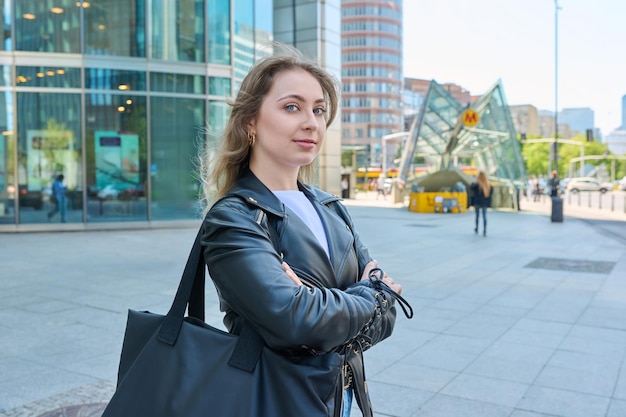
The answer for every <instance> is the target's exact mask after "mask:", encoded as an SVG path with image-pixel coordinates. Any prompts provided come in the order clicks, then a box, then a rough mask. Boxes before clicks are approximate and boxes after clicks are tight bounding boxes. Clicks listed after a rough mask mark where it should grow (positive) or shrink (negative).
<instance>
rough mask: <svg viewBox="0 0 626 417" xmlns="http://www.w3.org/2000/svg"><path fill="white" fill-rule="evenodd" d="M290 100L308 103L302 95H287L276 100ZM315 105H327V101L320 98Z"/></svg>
mask: <svg viewBox="0 0 626 417" xmlns="http://www.w3.org/2000/svg"><path fill="white" fill-rule="evenodd" d="M288 98H292V99H296V100H298V101H306V100H305V99H304V97H302V96H301V95H300V94H287V95H284V96H282V97H279V98H278V99H276V101H281V100H285V99H288ZM315 103H326V100H325V99H324V98H323V97H322V98H318V99H317V100H315Z"/></svg>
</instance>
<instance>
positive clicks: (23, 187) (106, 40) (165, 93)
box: [0, 0, 267, 231]
mask: <svg viewBox="0 0 626 417" xmlns="http://www.w3.org/2000/svg"><path fill="white" fill-rule="evenodd" d="M240 3H241V4H243V5H244V7H248V8H249V9H250V10H254V7H255V4H254V2H253V1H247V0H245V1H244V0H241V1H240ZM234 5H235V0H232V1H231V0H219V1H212V0H211V1H208V0H177V1H169V0H126V1H118V0H98V1H75V0H55V1H54V2H52V1H48V0H19V1H17V0H14V1H7V0H0V11H1V13H2V16H3V20H4V31H3V32H2V34H0V36H2V39H1V40H2V42H1V43H0V69H1V71H2V73H1V74H0V92H2V93H3V94H2V97H1V99H0V131H1V135H0V231H2V230H5V229H6V230H15V227H16V226H17V227H19V226H21V225H24V226H26V225H30V226H36V225H46V226H45V227H47V228H53V229H54V228H65V227H72V225H74V227H76V225H81V224H83V225H88V224H90V223H91V224H95V223H100V224H102V223H107V222H129V221H133V222H145V221H151V220H180V219H195V218H198V216H199V214H200V212H201V208H200V207H199V203H198V193H199V183H198V180H197V178H198V176H197V175H195V170H196V167H197V162H196V158H197V154H198V149H199V146H200V145H203V142H205V141H207V142H209V143H210V146H214V145H215V141H217V139H218V137H219V135H220V134H221V132H222V131H223V129H224V125H225V122H226V118H227V117H228V110H229V106H228V105H227V104H226V100H227V99H228V98H229V97H230V95H231V93H232V91H233V86H234V81H233V73H234V69H233V67H232V66H231V63H232V62H233V58H232V55H233V54H237V56H246V57H247V56H252V57H254V56H256V55H257V53H256V52H254V49H255V46H254V45H255V44H257V43H258V44H260V43H261V42H260V41H261V39H259V40H255V36H254V30H253V29H254V27H253V25H254V22H253V20H250V19H249V18H248V16H250V10H248V11H246V16H242V17H241V19H242V21H245V22H246V24H250V27H249V28H246V29H245V32H246V33H247V34H248V35H246V38H245V39H246V46H245V48H244V47H243V46H242V45H240V46H233V45H232V44H231V40H232V39H233V35H232V31H231V27H232V26H233V25H232V24H231V21H232V19H233V18H234V14H233V13H232V12H231V11H232V10H234ZM266 39H267V35H264V36H263V39H262V40H263V41H265V40H266ZM257 41H259V42H257ZM250 63H251V62H247V60H246V64H245V65H249V64H250ZM242 75H245V72H242ZM206 133H208V134H206ZM63 224H67V225H69V226H63ZM10 226H12V228H10ZM3 228H4V229H3ZM29 230H32V228H31V229H29Z"/></svg>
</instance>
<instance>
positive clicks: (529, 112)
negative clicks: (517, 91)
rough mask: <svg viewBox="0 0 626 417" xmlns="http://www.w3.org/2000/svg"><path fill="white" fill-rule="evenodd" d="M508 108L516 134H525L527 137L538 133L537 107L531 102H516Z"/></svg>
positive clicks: (535, 135)
mask: <svg viewBox="0 0 626 417" xmlns="http://www.w3.org/2000/svg"><path fill="white" fill-rule="evenodd" d="M509 110H510V111H511V119H512V120H513V125H514V126H515V131H516V132H517V134H518V135H521V134H526V136H527V137H529V138H531V137H537V136H539V135H540V129H539V112H538V111H537V107H535V106H533V105H532V104H518V105H513V106H509ZM552 120H554V119H552ZM552 123H554V122H552Z"/></svg>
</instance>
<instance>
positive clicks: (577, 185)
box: [567, 177, 613, 193]
mask: <svg viewBox="0 0 626 417" xmlns="http://www.w3.org/2000/svg"><path fill="white" fill-rule="evenodd" d="M612 189H613V184H611V183H609V182H600V181H598V180H597V179H595V178H591V177H579V178H572V179H571V180H570V181H569V182H568V183H567V190H568V191H571V192H572V193H577V192H579V191H600V192H601V193H606V192H607V191H610V190H612Z"/></svg>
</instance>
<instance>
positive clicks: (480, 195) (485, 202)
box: [470, 171, 493, 236]
mask: <svg viewBox="0 0 626 417" xmlns="http://www.w3.org/2000/svg"><path fill="white" fill-rule="evenodd" d="M470 189H471V191H472V201H473V203H474V209H475V210H476V225H475V227H474V233H478V218H479V217H480V212H481V210H482V212H483V236H487V207H490V206H491V192H492V190H493V187H492V186H491V185H490V184H489V181H488V180H487V174H485V172H484V171H480V172H479V173H478V177H477V178H476V182H475V183H473V184H472V185H471V186H470Z"/></svg>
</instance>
